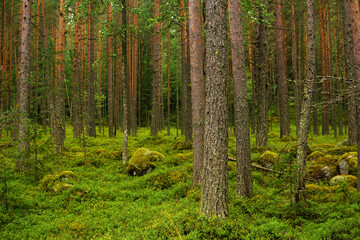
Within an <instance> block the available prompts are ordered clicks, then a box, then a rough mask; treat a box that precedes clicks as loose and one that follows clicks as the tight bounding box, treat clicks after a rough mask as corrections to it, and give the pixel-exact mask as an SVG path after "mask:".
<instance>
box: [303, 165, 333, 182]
mask: <svg viewBox="0 0 360 240" xmlns="http://www.w3.org/2000/svg"><path fill="white" fill-rule="evenodd" d="M330 176H331V172H330V168H329V167H328V166H326V165H323V164H315V165H311V166H309V167H308V168H307V170H306V177H307V178H312V179H316V180H319V179H327V178H330Z"/></svg>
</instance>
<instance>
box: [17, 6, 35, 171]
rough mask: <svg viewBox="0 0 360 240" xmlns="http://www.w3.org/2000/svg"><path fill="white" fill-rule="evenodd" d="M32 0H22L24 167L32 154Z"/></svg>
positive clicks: (20, 165)
mask: <svg viewBox="0 0 360 240" xmlns="http://www.w3.org/2000/svg"><path fill="white" fill-rule="evenodd" d="M31 2H32V1H31V0H22V2H21V4H22V6H23V7H22V9H23V11H22V23H21V27H22V28H21V38H20V76H19V77H20V78H19V82H20V121H19V148H18V150H19V153H20V154H21V158H20V160H19V161H18V162H17V167H18V168H24V167H25V166H24V161H25V160H27V159H28V157H29V155H30V152H29V150H30V138H29V133H30V126H29V122H28V121H29V115H30V99H29V98H30V65H31V58H30V54H31V26H30V24H31Z"/></svg>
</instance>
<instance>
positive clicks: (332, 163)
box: [313, 154, 338, 168]
mask: <svg viewBox="0 0 360 240" xmlns="http://www.w3.org/2000/svg"><path fill="white" fill-rule="evenodd" d="M337 161H338V159H337V157H336V156H333V155H328V154H326V155H324V156H323V157H320V158H318V159H316V160H315V161H313V162H316V163H317V164H324V165H327V166H329V167H331V168H336V165H337Z"/></svg>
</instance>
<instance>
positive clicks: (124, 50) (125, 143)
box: [121, 0, 130, 163]
mask: <svg viewBox="0 0 360 240" xmlns="http://www.w3.org/2000/svg"><path fill="white" fill-rule="evenodd" d="M122 3H123V5H124V6H125V0H122ZM126 12H127V11H126V8H124V9H123V12H122V24H123V25H124V26H126V24H128V22H127V15H126ZM126 41H127V36H125V37H123V38H122V46H121V47H122V66H121V70H122V71H121V73H122V76H123V77H122V85H123V88H122V90H123V93H122V97H123V100H122V102H123V147H122V162H123V163H126V162H127V148H128V104H127V103H128V102H127V101H128V96H127V95H128V90H129V88H127V83H128V82H129V81H128V78H129V76H127V73H128V71H127V56H126V55H127V54H130V53H128V52H127V46H126Z"/></svg>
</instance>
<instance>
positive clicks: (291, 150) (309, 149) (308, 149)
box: [289, 144, 313, 158]
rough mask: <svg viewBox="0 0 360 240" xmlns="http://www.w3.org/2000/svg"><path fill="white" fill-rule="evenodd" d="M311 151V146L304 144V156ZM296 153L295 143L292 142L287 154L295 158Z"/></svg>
mask: <svg viewBox="0 0 360 240" xmlns="http://www.w3.org/2000/svg"><path fill="white" fill-rule="evenodd" d="M312 152H313V151H312V150H311V148H310V147H309V146H306V156H308V155H310V154H311V153H312ZM296 154H297V144H294V146H292V147H291V148H290V149H289V156H290V157H292V158H296Z"/></svg>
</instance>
